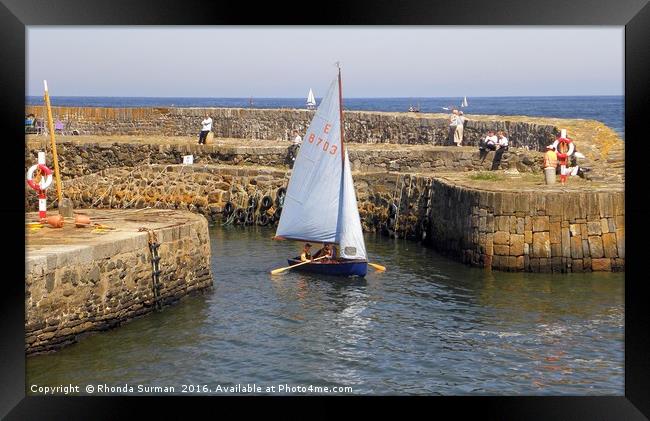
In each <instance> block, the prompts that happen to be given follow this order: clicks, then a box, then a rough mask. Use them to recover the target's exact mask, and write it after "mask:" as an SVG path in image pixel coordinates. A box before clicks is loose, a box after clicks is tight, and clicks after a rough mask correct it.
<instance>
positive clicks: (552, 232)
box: [549, 222, 561, 244]
mask: <svg viewBox="0 0 650 421" xmlns="http://www.w3.org/2000/svg"><path fill="white" fill-rule="evenodd" d="M560 230H561V228H560V223H559V222H551V223H550V224H549V238H550V240H551V244H559V243H560V241H561V235H560V234H561V231H560Z"/></svg>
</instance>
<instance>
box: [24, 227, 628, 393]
mask: <svg viewBox="0 0 650 421" xmlns="http://www.w3.org/2000/svg"><path fill="white" fill-rule="evenodd" d="M211 230H212V232H211V236H212V260H213V273H214V278H215V280H214V290H212V291H211V292H208V293H206V294H203V295H197V296H193V297H189V298H187V299H184V300H182V301H181V302H180V303H179V304H178V305H175V306H172V307H169V308H166V309H164V311H162V312H160V313H156V314H151V315H148V316H146V317H144V318H141V319H138V320H135V321H133V322H131V323H129V324H127V325H125V326H122V327H119V328H117V329H115V330H112V331H109V332H104V333H101V334H96V335H92V336H90V337H87V338H84V339H83V340H82V341H81V342H79V343H78V344H75V345H73V346H71V347H68V348H65V349H63V350H61V351H59V352H57V353H54V354H49V355H41V356H34V357H29V358H28V359H27V384H28V385H31V384H38V385H60V384H64V385H65V384H70V383H71V384H79V385H81V386H82V388H83V385H86V384H107V385H119V386H124V385H125V384H129V385H135V384H144V385H154V386H165V385H169V386H175V387H176V390H175V392H176V393H181V387H182V386H181V385H183V384H197V385H204V384H206V385H208V386H209V387H210V388H215V387H216V386H217V385H222V386H223V385H237V384H242V385H246V384H247V383H248V384H256V385H259V386H262V387H265V386H272V385H279V384H287V385H289V386H305V387H307V386H309V385H313V386H321V387H322V386H330V387H331V386H351V387H352V393H358V394H441V395H464V394H482V395H486V394H487V395H510V394H553V395H562V394H574V395H576V394H578V395H581V394H604V395H605V394H606V395H623V393H624V389H623V384H624V383H623V357H624V353H623V339H624V337H623V314H624V311H623V302H624V301H623V291H624V290H623V287H624V275H623V274H612V273H607V274H595V273H592V274H568V275H567V274H555V275H552V274H524V273H500V272H489V271H485V270H482V269H477V268H469V267H467V266H464V265H462V264H459V263H456V262H453V261H451V260H449V259H447V258H444V257H442V256H439V255H438V254H436V253H435V252H433V251H432V250H429V249H425V248H422V247H420V246H419V245H417V244H416V243H413V242H410V241H405V240H397V241H395V240H389V239H387V238H383V237H379V236H374V235H367V236H366V241H367V248H368V252H369V254H370V257H371V261H376V262H378V263H381V264H382V265H385V266H386V267H387V268H388V271H387V272H384V273H377V272H374V271H373V270H372V269H369V273H368V276H366V278H365V279H340V278H327V277H323V276H322V275H309V274H302V273H300V272H292V271H288V272H285V274H284V275H281V276H277V277H271V276H270V275H269V273H268V272H269V270H271V269H273V268H277V267H280V266H285V265H286V259H285V257H287V256H290V255H295V254H297V252H298V250H299V248H300V247H299V246H300V245H299V244H296V243H291V242H276V241H272V240H271V237H272V236H273V234H274V231H273V230H271V229H269V228H260V227H251V228H239V227H227V228H222V227H212V228H211ZM163 263H164V262H163Z"/></svg>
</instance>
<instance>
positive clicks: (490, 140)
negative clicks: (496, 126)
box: [479, 130, 499, 151]
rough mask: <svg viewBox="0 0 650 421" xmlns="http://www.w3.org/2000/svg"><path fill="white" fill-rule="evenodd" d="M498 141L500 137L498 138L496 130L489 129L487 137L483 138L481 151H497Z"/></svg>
mask: <svg viewBox="0 0 650 421" xmlns="http://www.w3.org/2000/svg"><path fill="white" fill-rule="evenodd" d="M498 142H499V139H498V138H497V136H496V134H494V130H488V132H487V135H485V138H483V139H482V140H481V143H480V145H479V149H480V150H481V151H484V150H488V151H495V150H496V149H497V143H498Z"/></svg>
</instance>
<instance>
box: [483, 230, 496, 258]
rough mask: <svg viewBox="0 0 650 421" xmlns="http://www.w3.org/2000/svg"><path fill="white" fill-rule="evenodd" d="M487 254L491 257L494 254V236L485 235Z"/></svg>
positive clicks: (490, 234)
mask: <svg viewBox="0 0 650 421" xmlns="http://www.w3.org/2000/svg"><path fill="white" fill-rule="evenodd" d="M485 254H487V255H489V256H491V255H493V254H494V234H492V233H488V234H485Z"/></svg>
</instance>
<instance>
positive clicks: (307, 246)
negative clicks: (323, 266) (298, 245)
mask: <svg viewBox="0 0 650 421" xmlns="http://www.w3.org/2000/svg"><path fill="white" fill-rule="evenodd" d="M310 249H311V244H309V243H307V244H305V247H304V248H303V250H302V254H301V255H300V261H301V262H306V261H307V260H311V259H312V257H311V251H310Z"/></svg>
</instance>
